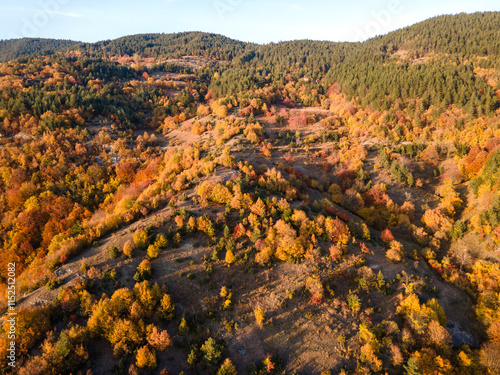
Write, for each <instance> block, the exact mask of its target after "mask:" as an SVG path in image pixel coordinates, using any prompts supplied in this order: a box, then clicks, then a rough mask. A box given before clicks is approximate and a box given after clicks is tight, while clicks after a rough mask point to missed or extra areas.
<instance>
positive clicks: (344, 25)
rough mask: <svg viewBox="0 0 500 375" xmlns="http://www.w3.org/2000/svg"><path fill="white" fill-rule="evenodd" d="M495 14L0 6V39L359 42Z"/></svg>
mask: <svg viewBox="0 0 500 375" xmlns="http://www.w3.org/2000/svg"><path fill="white" fill-rule="evenodd" d="M478 11H500V2H499V1H498V0H493V1H491V0H474V1H470V0H440V1H436V0H420V1H414V0H411V1H410V0H356V1H352V0H351V1H345V0H343V1H337V0H330V1H326V0H143V1H137V0H120V1H116V0H108V1H104V0H85V1H82V0H22V1H19V0H2V1H1V3H0V39H12V38H22V37H40V38H56V39H71V40H76V41H83V42H96V41H100V40H106V39H114V38H118V37H121V36H125V35H132V34H141V33H175V32H182V31H205V32H213V33H217V34H222V35H225V36H228V37H230V38H233V39H238V40H242V41H245V42H254V43H269V42H280V41H284V40H294V39H315V40H329V41H363V40H366V39H369V38H371V37H374V36H376V35H381V34H385V33H387V32H390V31H393V30H396V29H399V28H402V27H405V26H409V25H412V24H414V23H417V22H420V21H423V20H425V19H428V18H430V17H434V16H437V15H442V14H456V13H461V12H466V13H472V12H478Z"/></svg>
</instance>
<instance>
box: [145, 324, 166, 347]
mask: <svg viewBox="0 0 500 375" xmlns="http://www.w3.org/2000/svg"><path fill="white" fill-rule="evenodd" d="M148 331H150V333H149V335H148V338H147V340H148V343H149V345H151V346H152V347H153V348H155V349H156V350H158V351H161V352H162V351H164V350H166V349H167V348H168V347H170V346H172V340H171V339H170V335H169V334H168V332H167V331H166V330H159V329H158V328H157V327H156V326H152V327H151V326H148Z"/></svg>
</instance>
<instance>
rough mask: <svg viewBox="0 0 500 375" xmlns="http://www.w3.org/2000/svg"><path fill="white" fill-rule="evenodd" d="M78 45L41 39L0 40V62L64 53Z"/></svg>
mask: <svg viewBox="0 0 500 375" xmlns="http://www.w3.org/2000/svg"><path fill="white" fill-rule="evenodd" d="M78 43H79V42H75V41H72V40H63V39H43V38H22V39H8V40H0V62H6V61H10V60H14V59H17V58H19V57H22V56H30V55H36V54H40V53H42V54H47V53H55V52H65V51H67V50H68V49H70V48H72V47H74V46H75V45H77V44H78Z"/></svg>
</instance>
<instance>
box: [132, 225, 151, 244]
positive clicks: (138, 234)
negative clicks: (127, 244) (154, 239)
mask: <svg viewBox="0 0 500 375" xmlns="http://www.w3.org/2000/svg"><path fill="white" fill-rule="evenodd" d="M134 243H135V245H136V246H137V247H139V248H141V249H146V248H147V247H148V245H149V237H148V233H147V232H146V231H145V230H143V229H137V230H136V231H135V233H134Z"/></svg>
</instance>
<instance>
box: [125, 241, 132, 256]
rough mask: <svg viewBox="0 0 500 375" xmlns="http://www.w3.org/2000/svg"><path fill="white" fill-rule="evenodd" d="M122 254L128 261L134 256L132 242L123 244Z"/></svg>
mask: <svg viewBox="0 0 500 375" xmlns="http://www.w3.org/2000/svg"><path fill="white" fill-rule="evenodd" d="M123 254H124V255H125V256H126V257H127V258H129V259H130V258H132V257H133V256H134V243H133V242H132V241H127V242H125V245H123Z"/></svg>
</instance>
